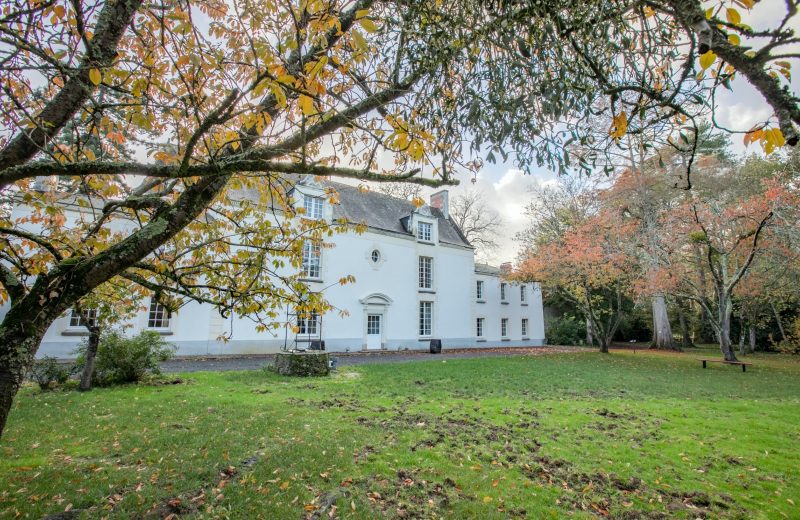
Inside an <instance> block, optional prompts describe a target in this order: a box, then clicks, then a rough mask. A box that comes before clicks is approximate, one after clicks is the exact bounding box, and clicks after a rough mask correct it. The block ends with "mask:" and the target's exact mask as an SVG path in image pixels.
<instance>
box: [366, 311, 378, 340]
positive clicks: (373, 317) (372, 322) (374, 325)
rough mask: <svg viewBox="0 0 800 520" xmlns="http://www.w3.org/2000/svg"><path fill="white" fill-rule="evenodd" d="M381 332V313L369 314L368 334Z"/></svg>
mask: <svg viewBox="0 0 800 520" xmlns="http://www.w3.org/2000/svg"><path fill="white" fill-rule="evenodd" d="M380 333H381V315H380V314H367V334H373V335H374V334H380Z"/></svg>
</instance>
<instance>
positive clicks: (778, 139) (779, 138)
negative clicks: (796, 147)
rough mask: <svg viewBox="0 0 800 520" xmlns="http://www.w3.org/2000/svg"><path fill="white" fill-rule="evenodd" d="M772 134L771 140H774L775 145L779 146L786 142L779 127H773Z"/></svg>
mask: <svg viewBox="0 0 800 520" xmlns="http://www.w3.org/2000/svg"><path fill="white" fill-rule="evenodd" d="M772 136H773V140H774V141H775V146H777V147H779V148H780V147H781V146H783V145H785V144H786V138H785V137H783V132H781V129H780V128H773V129H772Z"/></svg>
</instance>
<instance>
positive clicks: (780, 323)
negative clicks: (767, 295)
mask: <svg viewBox="0 0 800 520" xmlns="http://www.w3.org/2000/svg"><path fill="white" fill-rule="evenodd" d="M769 306H770V308H771V309H772V314H774V315H775V321H776V322H778V330H779V331H780V333H781V341H786V331H785V330H783V320H782V319H781V313H780V312H778V309H776V308H775V305H773V303H772V302H769Z"/></svg>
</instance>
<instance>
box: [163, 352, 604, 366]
mask: <svg viewBox="0 0 800 520" xmlns="http://www.w3.org/2000/svg"><path fill="white" fill-rule="evenodd" d="M587 351H588V350H587V349H582V348H577V347H508V348H485V349H484V348H482V349H476V348H469V349H443V350H442V353H441V354H430V353H428V352H425V351H413V350H411V351H403V352H369V353H362V352H348V353H344V352H331V355H332V357H335V358H337V361H338V366H340V367H342V366H350V365H369V364H376V363H404V362H411V361H436V360H439V359H442V360H444V359H469V358H484V357H502V356H540V355H544V354H555V353H562V352H587ZM273 358H274V356H273V355H262V356H241V357H239V356H221V357H187V358H179V359H173V360H171V361H167V362H165V363H162V364H161V369H162V370H163V371H164V372H199V371H210V372H224V371H226V370H259V369H260V368H262V367H263V366H264V365H267V364H270V363H272V359H273Z"/></svg>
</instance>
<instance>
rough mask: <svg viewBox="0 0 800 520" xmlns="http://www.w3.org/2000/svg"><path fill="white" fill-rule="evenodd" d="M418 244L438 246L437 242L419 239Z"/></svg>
mask: <svg viewBox="0 0 800 520" xmlns="http://www.w3.org/2000/svg"><path fill="white" fill-rule="evenodd" d="M417 242H418V243H420V244H425V245H427V246H435V245H436V242H434V241H433V240H420V239H417Z"/></svg>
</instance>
